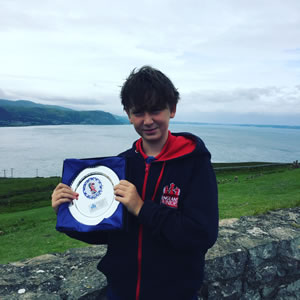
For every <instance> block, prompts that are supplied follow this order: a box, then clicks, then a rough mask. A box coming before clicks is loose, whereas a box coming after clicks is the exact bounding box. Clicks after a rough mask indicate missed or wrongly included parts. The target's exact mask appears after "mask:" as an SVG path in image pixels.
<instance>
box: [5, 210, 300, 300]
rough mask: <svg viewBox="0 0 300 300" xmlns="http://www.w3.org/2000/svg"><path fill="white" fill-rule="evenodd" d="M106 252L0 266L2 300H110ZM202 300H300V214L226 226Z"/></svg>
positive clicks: (90, 250) (212, 254)
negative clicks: (100, 266)
mask: <svg viewBox="0 0 300 300" xmlns="http://www.w3.org/2000/svg"><path fill="white" fill-rule="evenodd" d="M105 251H106V248H105V247H104V246H93V247H87V248H82V249H71V250H69V251H67V252H65V253H62V254H47V255H43V256H39V257H36V258H33V259H29V260H25V261H21V262H16V263H10V264H6V265H0V299H1V300H12V299H43V300H44V299H49V300H52V299H53V300H58V299H68V300H69V299H80V300H92V299H100V300H105V296H104V294H105V286H106V279H105V277H104V276H103V275H102V274H101V273H99V272H98V271H97V269H96V265H97V263H98V261H99V260H100V259H101V257H103V255H104V254H105ZM199 299H200V300H204V299H214V300H215V299H239V300H240V299H251V300H252V299H257V300H258V299H273V300H276V299H277V300H279V299H282V300H283V299H284V300H287V299H300V208H293V209H285V210H279V211H273V212H270V213H267V214H265V215H260V216H255V217H242V218H240V219H239V220H238V219H231V220H224V221H221V224H220V233H219V238H218V241H217V243H216V244H215V246H214V247H213V248H212V249H210V250H209V252H208V254H207V256H206V280H205V282H204V285H203V287H202V289H201V291H199Z"/></svg>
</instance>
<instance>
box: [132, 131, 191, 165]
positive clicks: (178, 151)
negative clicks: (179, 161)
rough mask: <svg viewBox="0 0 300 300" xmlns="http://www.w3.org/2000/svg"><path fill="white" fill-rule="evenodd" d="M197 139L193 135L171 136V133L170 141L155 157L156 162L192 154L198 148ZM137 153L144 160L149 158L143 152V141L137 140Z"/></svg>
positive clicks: (169, 134)
mask: <svg viewBox="0 0 300 300" xmlns="http://www.w3.org/2000/svg"><path fill="white" fill-rule="evenodd" d="M196 139H197V138H196V137H195V136H193V135H191V134H175V135H173V134H171V132H170V131H169V133H168V139H167V142H166V143H165V145H164V147H163V149H162V150H161V152H160V153H159V154H158V155H157V156H155V160H156V161H166V160H171V159H174V158H178V157H181V156H184V155H186V154H189V153H192V152H193V151H194V150H195V148H196ZM135 147H136V151H137V152H139V153H140V154H141V155H142V156H143V158H144V159H146V158H147V157H148V156H147V154H146V153H145V152H144V150H143V140H142V138H140V139H139V140H137V142H136V144H135Z"/></svg>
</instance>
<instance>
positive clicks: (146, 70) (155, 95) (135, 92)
mask: <svg viewBox="0 0 300 300" xmlns="http://www.w3.org/2000/svg"><path fill="white" fill-rule="evenodd" d="M121 100H122V104H123V108H124V110H125V111H126V112H129V110H130V109H132V108H134V110H135V111H152V110H157V109H165V108H167V107H169V108H172V107H174V106H176V104H177V102H178V100H179V92H178V91H177V89H176V88H175V87H174V85H173V83H172V81H171V80H170V79H169V78H168V77H167V76H166V75H164V74H163V73H162V72H161V71H159V70H157V69H154V68H152V67H150V66H143V67H141V68H140V69H139V70H136V69H133V70H132V72H131V73H130V75H129V77H128V78H127V79H126V81H125V82H124V84H123V86H122V89H121Z"/></svg>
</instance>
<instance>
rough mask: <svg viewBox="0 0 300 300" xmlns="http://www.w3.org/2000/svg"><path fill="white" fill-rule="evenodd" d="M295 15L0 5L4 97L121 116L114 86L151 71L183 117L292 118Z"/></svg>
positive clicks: (155, 4) (180, 5)
mask: <svg viewBox="0 0 300 300" xmlns="http://www.w3.org/2000/svg"><path fill="white" fill-rule="evenodd" d="M299 11H300V2H299V1H297V0H287V1H285V2H282V1H280V0H274V1H272V3H270V2H269V1H265V0H264V1H260V0H254V1H248V2H247V1H235V0H229V1H215V0H211V1H198V0H187V1H176V0H166V1H159V0H153V1H148V0H145V1H137V0H133V1H130V2H128V1H127V2H126V1H121V0H116V1H110V2H108V1H96V0H86V1H84V2H83V1H81V0H64V1H60V0H52V1H49V0H45V1H36V0H27V1H23V0H2V1H1V3H0V39H1V48H0V65H1V69H0V84H1V88H2V90H3V91H2V93H4V95H7V96H6V98H7V99H20V98H23V99H24V98H25V99H26V98H28V99H29V100H35V101H43V102H45V103H46V102H47V104H51V103H53V104H54V103H55V104H58V105H64V106H67V107H73V108H78V109H86V108H87V107H89V108H93V109H105V110H107V111H109V110H111V111H112V112H120V113H122V109H121V108H120V103H119V91H120V85H122V83H123V81H124V79H125V78H126V77H127V76H128V74H129V72H130V71H131V70H132V69H133V68H134V67H140V66H142V65H145V64H150V65H152V66H154V67H157V68H159V69H161V70H162V71H163V72H164V73H166V74H167V75H168V76H169V77H170V78H171V80H172V81H174V84H175V86H176V87H178V88H179V91H180V92H181V94H182V103H188V105H183V106H184V107H182V110H183V112H184V113H185V114H184V115H185V116H191V115H193V114H194V112H199V113H200V112H203V113H207V115H208V112H211V113H214V112H215V113H216V112H218V113H220V114H221V113H227V114H229V113H232V114H234V115H236V114H237V113H249V114H250V113H259V114H262V113H265V114H269V115H270V114H274V115H275V114H279V113H280V112H283V113H286V114H290V113H292V112H296V113H299V100H298V99H299V91H298V89H297V88H296V86H297V85H298V84H299V78H300V67H299V66H300V65H299V61H300V51H299V49H300V15H299Z"/></svg>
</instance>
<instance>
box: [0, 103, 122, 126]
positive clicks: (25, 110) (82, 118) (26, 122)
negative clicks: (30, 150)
mask: <svg viewBox="0 0 300 300" xmlns="http://www.w3.org/2000/svg"><path fill="white" fill-rule="evenodd" d="M75 124H84V125H87V124H89V125H115V124H124V122H123V121H122V119H120V118H119V117H117V116H114V115H112V114H110V113H107V112H104V111H100V110H94V111H76V110H72V109H69V108H65V107H62V106H56V105H43V104H38V103H35V102H31V101H27V100H18V101H10V100H5V99H0V126H32V125H75Z"/></svg>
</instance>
